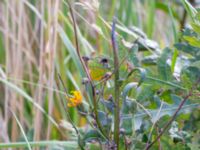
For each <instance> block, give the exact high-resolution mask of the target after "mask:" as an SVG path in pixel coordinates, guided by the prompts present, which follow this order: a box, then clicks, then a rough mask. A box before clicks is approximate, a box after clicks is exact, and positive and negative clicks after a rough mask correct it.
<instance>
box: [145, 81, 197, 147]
mask: <svg viewBox="0 0 200 150" xmlns="http://www.w3.org/2000/svg"><path fill="white" fill-rule="evenodd" d="M199 83H200V78H199V79H198V80H197V82H196V83H195V84H194V85H193V87H192V89H191V90H190V91H189V93H188V94H187V95H186V96H185V97H184V98H183V100H182V102H181V103H180V104H179V107H178V108H177V110H176V111H175V113H174V114H173V116H172V117H171V119H170V120H169V121H168V122H167V124H166V125H165V126H164V128H163V129H162V131H161V132H160V133H159V134H158V136H157V137H156V138H155V140H154V141H153V142H152V143H150V144H148V145H147V147H146V150H149V149H150V148H151V147H152V146H153V145H154V144H155V143H156V142H157V141H158V140H159V139H160V137H161V136H162V135H163V134H164V133H165V131H166V130H167V129H168V128H169V126H170V125H171V123H172V122H173V121H174V120H175V119H176V116H177V114H178V112H179V111H180V110H181V108H182V107H183V105H184V103H185V102H186V101H187V99H188V98H189V97H190V96H192V94H193V91H194V90H195V89H196V88H197V86H198V84H199Z"/></svg>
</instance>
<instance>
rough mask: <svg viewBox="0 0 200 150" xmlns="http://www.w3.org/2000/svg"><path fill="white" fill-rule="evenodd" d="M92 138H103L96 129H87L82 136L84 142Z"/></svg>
mask: <svg viewBox="0 0 200 150" xmlns="http://www.w3.org/2000/svg"><path fill="white" fill-rule="evenodd" d="M92 140H101V141H103V140H104V138H103V137H102V136H101V134H100V133H99V132H98V131H97V130H93V129H92V130H89V131H88V132H86V133H85V135H84V137H83V141H84V142H90V141H92Z"/></svg>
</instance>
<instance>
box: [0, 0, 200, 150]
mask: <svg viewBox="0 0 200 150" xmlns="http://www.w3.org/2000/svg"><path fill="white" fill-rule="evenodd" d="M71 2H72V6H73V9H74V13H75V16H76V22H77V27H78V39H79V45H80V49H81V54H82V55H83V56H87V57H89V58H90V59H91V60H90V61H89V62H88V63H89V64H88V66H89V68H90V73H91V76H92V79H93V80H95V82H96V83H97V84H98V81H99V80H100V79H101V78H102V77H103V76H104V75H105V73H107V72H111V71H112V70H113V60H112V46H111V42H110V34H111V23H112V20H113V16H115V17H116V18H117V37H118V46H119V57H120V61H122V62H123V65H122V66H121V67H120V79H121V80H122V81H124V80H126V81H125V82H124V83H123V85H122V87H123V88H124V90H127V93H128V91H129V90H130V89H129V87H126V84H128V83H130V82H132V81H134V82H137V81H139V80H140V79H141V78H142V77H144V78H145V80H144V83H142V86H141V87H140V88H139V89H136V91H134V90H132V91H131V93H129V94H130V95H129V96H132V98H134V99H136V100H138V102H139V103H141V104H142V106H143V107H144V108H145V110H148V111H149V113H150V114H152V115H154V114H156V113H157V112H158V111H160V110H159V109H160V108H164V109H166V110H163V114H162V113H161V114H160V116H157V118H151V119H153V122H156V121H158V120H159V121H158V122H157V124H158V125H159V126H160V127H162V126H163V124H164V123H166V120H167V119H168V118H169V116H170V114H172V113H173V112H174V110H171V109H170V111H169V109H168V108H174V109H176V108H177V106H178V104H179V103H180V99H181V98H180V97H179V96H182V95H183V94H184V92H185V91H188V90H189V89H190V88H191V86H192V84H193V82H195V81H196V77H197V76H198V73H199V72H198V71H199V62H198V61H197V60H198V59H199V48H200V45H199V33H200V32H199V31H200V30H199V26H197V29H196V28H195V23H194V25H193V26H192V27H193V29H194V31H193V30H192V29H191V28H190V27H191V26H190V25H189V22H191V21H192V19H191V18H192V17H190V18H189V17H188V16H189V15H191V14H188V12H187V11H186V10H185V8H184V6H183V3H181V1H180V0H126V1H124V0H110V1H108V0H99V1H98V0H79V1H71ZM189 3H190V4H191V5H192V6H193V7H195V8H198V6H199V4H200V1H198V0H190V1H189ZM198 19H199V18H197V19H196V20H198ZM185 27H189V28H187V29H185V30H183V29H184V28H185ZM195 29H196V30H195ZM183 41H184V42H183ZM185 42H186V43H187V44H185ZM174 43H176V44H175V45H174ZM188 43H189V44H188ZM133 44H136V47H134V46H133ZM132 46H133V47H132ZM167 46H168V47H170V48H165V47H167ZM164 48H165V49H164ZM128 49H131V53H129V52H128ZM163 49H164V50H163ZM180 51H181V52H180ZM182 53H183V54H182ZM127 56H130V57H127ZM102 58H106V59H107V60H109V62H110V63H109V66H107V67H105V66H103V67H102V64H101V63H99V62H100V60H102ZM124 59H125V60H124ZM129 62H131V63H129ZM188 64H192V65H193V67H186V69H183V68H184V67H185V66H188ZM127 66H128V68H129V69H130V70H131V69H132V68H134V67H137V68H139V69H138V70H137V71H134V73H133V74H134V76H132V72H130V70H128V69H127ZM144 70H145V71H144ZM58 73H60V75H61V77H62V79H63V81H64V83H65V85H66V87H67V91H68V93H70V91H72V90H81V91H82V94H83V95H84V105H85V106H86V107H88V105H89V104H90V103H91V99H90V97H89V95H87V94H88V93H87V87H86V88H85V87H84V86H83V85H82V81H83V79H84V74H85V73H84V71H83V68H82V66H81V64H80V61H79V59H78V57H77V54H76V51H75V39H74V32H73V24H72V20H71V17H70V15H69V8H68V5H67V3H66V1H65V0H1V1H0V81H1V82H0V91H1V92H0V142H3V143H8V142H17V141H20V142H22V143H21V144H22V145H23V142H24V141H26V140H25V139H26V138H27V139H28V140H29V141H43V140H47V142H46V143H42V142H36V143H31V144H32V145H34V144H35V145H43V144H44V145H50V144H51V146H49V148H50V149H56V148H62V147H67V148H70V149H73V148H75V149H76V148H77V144H76V143H74V140H75V141H76V140H77V136H76V135H75V134H74V130H73V128H72V126H71V124H70V123H69V122H68V120H67V114H66V112H65V110H64V109H65V108H64V107H63V104H62V102H61V101H62V99H65V96H66V93H65V92H64V89H63V87H62V86H60V84H59V79H58ZM129 77H130V78H129ZM144 78H142V79H144ZM182 81H183V82H182ZM112 84H113V83H112V82H111V83H110V85H108V86H107V87H106V89H105V93H104V94H105V95H104V97H103V98H104V99H109V96H110V94H112ZM109 87H111V88H109ZM130 87H132V88H133V87H134V86H133V85H131V86H130ZM161 87H162V88H161ZM173 94H176V95H173ZM161 99H162V100H164V103H161ZM103 101H104V100H103ZM191 101H192V102H191V103H190V104H186V105H185V109H183V112H184V111H185V112H190V111H191V110H193V108H197V107H198V109H194V111H193V112H192V113H190V114H188V113H187V114H183V115H181V116H180V117H179V118H178V119H177V122H178V123H174V124H173V126H172V127H171V129H170V134H166V136H164V138H163V142H162V144H163V145H164V147H166V149H172V148H171V147H173V149H184V148H185V145H184V144H182V145H181V144H180V143H179V141H181V142H183V143H187V142H186V141H187V140H188V139H189V142H188V143H189V144H188V145H187V146H186V147H187V148H190V149H192V150H195V149H199V140H200V139H199V132H200V129H199V126H198V124H199V121H200V112H199V105H198V104H197V102H198V101H199V89H198V90H196V94H194V95H193V97H191ZM165 102H166V103H165ZM127 103H128V104H126V103H124V104H123V106H124V107H125V106H126V105H127V106H126V107H125V110H126V108H127V110H129V109H128V107H130V110H134V111H135V112H132V113H135V116H136V121H135V122H134V123H135V125H134V128H135V129H137V130H136V131H135V130H134V131H135V133H134V136H133V137H132V139H134V140H135V144H134V145H133V146H132V148H133V149H141V148H140V147H144V143H145V142H147V141H148V140H147V139H148V138H149V139H151V138H150V137H148V136H149V135H148V133H149V132H148V131H149V130H150V127H151V124H150V123H146V122H149V120H148V119H146V120H145V121H144V122H142V119H144V118H146V117H147V116H146V114H145V115H142V118H141V117H140V118H137V116H140V115H141V114H142V113H144V112H141V111H140V110H138V111H137V112H136V107H135V104H133V103H132V101H129V100H127ZM198 103H199V102H198ZM161 105H162V106H163V107H160V106H161ZM188 105H189V106H191V107H189V108H188V107H187V106H188ZM108 106H110V104H109V105H108ZM108 110H109V108H108ZM125 110H124V113H125V114H126V113H127V116H126V117H127V118H128V119H130V116H129V112H127V111H125ZM111 111H112V110H111ZM167 111H169V112H167ZM161 112H162V111H161ZM166 112H167V113H166ZM13 114H14V115H13ZM69 114H70V116H71V118H72V121H73V122H74V123H75V125H77V126H78V127H80V129H82V128H83V131H87V129H88V128H89V127H88V124H87V121H88V120H86V118H85V117H84V116H81V115H78V111H77V109H76V108H70V109H69ZM166 114H168V115H169V116H166ZM154 116H155V115H154ZM131 118H132V116H131ZM160 118H161V119H160ZM124 120H126V119H124ZM126 125H127V124H126V122H124V124H123V125H122V126H124V128H127V126H126ZM153 125H154V124H153ZM19 127H21V128H22V129H23V130H24V132H25V135H24V134H22V133H23V132H21V129H20V128H19ZM128 127H130V124H128ZM150 131H151V130H150ZM126 132H127V134H130V133H129V132H132V130H131V131H126ZM154 132H156V131H155V130H152V135H154V134H156V133H154ZM185 132H187V134H190V136H189V137H188V136H187V134H186V133H185ZM131 134H132V133H131ZM87 136H89V135H86V136H85V138H86V139H87ZM169 136H170V138H169ZM170 139H171V140H170ZM48 140H64V141H68V142H69V143H67V142H63V143H60V145H61V146H57V145H58V144H56V143H55V144H54V143H53V142H49V143H48ZM173 140H174V141H173ZM137 143H138V144H137ZM177 143H178V144H177ZM26 144H27V143H25V145H26ZM11 145H12V143H11V144H10V146H11ZM169 145H170V146H169ZM15 146H17V145H16V144H15V143H13V147H15ZM93 146H94V147H95V145H93ZM156 146H157V147H158V146H159V145H156ZM2 147H3V146H2ZM4 147H6V146H5V145H4ZM157 147H156V148H157ZM180 147H183V148H180ZM0 148H1V147H0Z"/></svg>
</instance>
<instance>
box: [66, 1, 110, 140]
mask: <svg viewBox="0 0 200 150" xmlns="http://www.w3.org/2000/svg"><path fill="white" fill-rule="evenodd" d="M67 3H68V6H69V11H70V15H71V17H72V23H73V28H74V35H75V43H76V52H77V54H78V57H79V60H80V61H81V64H82V66H83V69H84V71H85V73H86V76H87V78H88V80H89V84H90V86H91V89H92V96H93V106H94V114H95V120H96V123H97V126H98V128H99V130H100V131H101V132H102V134H103V135H104V136H105V137H106V138H107V139H108V136H107V134H106V133H105V131H104V130H103V127H102V125H101V122H100V121H99V116H98V106H97V104H98V103H97V100H96V92H95V85H94V84H93V82H92V79H91V76H90V74H89V70H88V68H87V66H86V65H85V63H84V60H83V58H82V57H81V54H80V48H79V44H78V34H77V28H76V21H75V16H74V13H73V9H72V7H71V4H70V2H69V1H67Z"/></svg>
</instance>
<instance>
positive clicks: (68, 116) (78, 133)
mask: <svg viewBox="0 0 200 150" xmlns="http://www.w3.org/2000/svg"><path fill="white" fill-rule="evenodd" d="M58 78H59V81H60V82H61V84H62V86H63V88H64V89H65V92H66V94H67V88H66V87H65V84H64V82H63V80H62V78H61V76H60V74H58ZM58 87H59V86H58ZM61 103H62V105H63V106H64V110H65V112H66V114H67V118H68V119H69V122H70V123H71V125H72V127H73V128H74V130H75V131H76V134H77V136H78V138H79V140H78V141H80V138H81V134H80V132H79V130H78V129H77V128H76V125H75V124H74V122H73V120H72V118H71V116H70V115H69V112H68V111H67V107H66V105H65V103H64V100H63V99H62V97H61ZM78 145H79V147H80V148H81V150H84V147H83V146H82V145H81V143H80V142H78Z"/></svg>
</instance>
